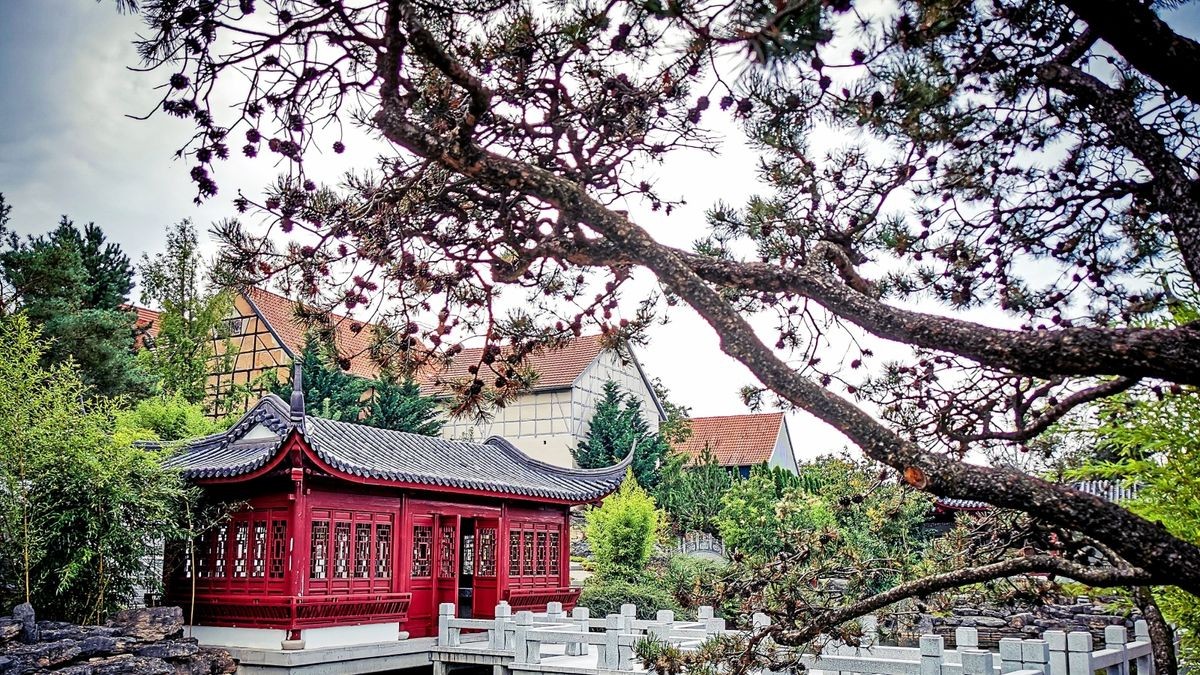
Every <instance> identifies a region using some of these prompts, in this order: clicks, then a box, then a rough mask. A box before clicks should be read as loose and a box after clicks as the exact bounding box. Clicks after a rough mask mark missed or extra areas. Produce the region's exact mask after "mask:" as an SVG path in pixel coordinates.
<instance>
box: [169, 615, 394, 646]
mask: <svg viewBox="0 0 1200 675" xmlns="http://www.w3.org/2000/svg"><path fill="white" fill-rule="evenodd" d="M184 630H185V635H191V636H192V637H194V638H196V640H197V641H199V642H200V644H202V645H206V646H208V645H211V646H214V647H240V648H244V649H264V650H288V651H292V650H300V649H324V648H327V647H352V646H355V645H366V644H375V643H379V642H395V641H397V640H405V639H407V638H408V633H407V632H405V631H401V630H400V623H399V622H396V621H392V622H387V623H369V624H363V625H359V626H332V627H329V628H305V629H302V630H301V631H300V639H299V640H289V639H288V631H286V630H283V629H281V628H227V627H223V626H187V627H186V628H185V629H184Z"/></svg>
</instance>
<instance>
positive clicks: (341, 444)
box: [168, 395, 629, 502]
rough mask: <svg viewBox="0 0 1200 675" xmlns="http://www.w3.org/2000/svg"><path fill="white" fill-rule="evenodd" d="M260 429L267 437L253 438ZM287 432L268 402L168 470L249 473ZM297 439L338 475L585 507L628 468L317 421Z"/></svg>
mask: <svg viewBox="0 0 1200 675" xmlns="http://www.w3.org/2000/svg"><path fill="white" fill-rule="evenodd" d="M259 425H262V427H263V428H264V429H266V430H268V432H269V433H264V432H263V431H262V430H257V431H255V430H256V428H258V427H259ZM290 429H291V424H290V423H289V417H288V405H287V404H286V403H284V402H283V400H281V399H280V398H278V397H277V396H274V395H268V396H266V397H264V398H263V399H262V400H260V401H259V402H258V403H257V404H256V405H255V406H254V407H253V408H251V409H250V411H249V412H247V413H246V415H245V416H243V417H242V419H241V420H239V421H238V422H237V424H235V425H234V426H233V427H231V428H230V429H229V430H228V431H226V432H224V433H221V434H216V435H213V436H207V437H204V438H201V439H197V440H196V441H193V442H191V443H188V444H186V445H184V446H183V450H182V451H181V452H180V453H179V454H177V455H175V456H174V457H172V458H171V459H170V460H168V464H169V465H170V466H172V467H175V468H177V469H179V470H180V471H181V472H182V473H183V475H184V477H186V478H189V479H204V478H229V477H233V476H239V475H243V474H247V473H250V472H252V471H254V470H255V469H258V468H259V467H262V466H263V465H265V464H266V463H267V462H268V461H270V460H271V458H273V457H274V456H275V452H276V451H277V450H278V449H279V446H280V444H281V443H282V442H283V440H284V438H285V437H286V436H287V433H288V431H289V430H290ZM251 432H253V433H251ZM300 433H301V434H302V436H303V437H304V439H305V440H306V441H307V442H308V444H309V446H310V447H312V449H313V451H314V452H315V453H316V454H317V456H318V457H320V458H321V460H322V461H324V462H326V463H327V464H329V465H330V466H333V467H334V468H336V469H338V470H340V471H344V472H346V473H349V474H352V475H355V476H362V477H368V478H374V479H380V480H385V481H395V482H397V483H409V484H414V483H415V484H419V485H428V486H430V487H431V488H433V489H436V488H438V487H454V488H465V489H469V490H479V491H482V492H490V493H501V494H511V495H518V496H523V497H534V498H544V499H556V500H565V501H574V502H583V501H591V500H594V499H598V498H600V497H603V496H604V495H606V494H608V493H610V492H612V491H613V490H615V489H616V488H617V487H618V486H619V485H620V483H621V480H622V479H623V478H624V476H625V470H626V468H627V467H628V466H629V458H626V459H625V460H624V461H622V462H621V463H619V464H617V465H614V466H611V467H608V468H604V469H567V468H562V467H558V466H553V465H550V464H545V463H543V462H539V461H537V460H535V459H533V458H531V457H529V456H528V455H526V454H524V453H522V452H521V451H520V450H518V449H517V448H515V447H514V446H513V445H512V444H510V443H509V442H508V441H505V440H504V439H502V438H498V437H493V438H490V439H488V440H487V442H485V443H472V442H468V441H455V440H446V439H443V438H431V437H429V436H421V435H418V434H409V433H404V432H400V431H391V430H388V429H377V428H375V427H369V426H365V425H361V424H350V423H347V422H335V421H332V420H327V419H322V418H319V417H312V416H305V418H304V423H303V425H302V426H301V428H300Z"/></svg>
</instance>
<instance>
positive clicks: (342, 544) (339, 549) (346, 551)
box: [333, 522, 350, 579]
mask: <svg viewBox="0 0 1200 675" xmlns="http://www.w3.org/2000/svg"><path fill="white" fill-rule="evenodd" d="M349 577H350V523H346V522H338V523H337V524H336V525H334V528H333V578H335V579H347V578H349Z"/></svg>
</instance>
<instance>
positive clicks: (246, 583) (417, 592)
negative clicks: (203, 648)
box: [165, 391, 628, 649]
mask: <svg viewBox="0 0 1200 675" xmlns="http://www.w3.org/2000/svg"><path fill="white" fill-rule="evenodd" d="M169 462H170V464H171V466H173V467H175V468H177V469H178V470H179V471H180V472H181V473H182V475H183V476H184V477H185V478H186V479H188V480H189V481H191V482H192V483H194V484H196V485H198V486H200V487H201V488H202V489H203V491H204V493H205V495H206V496H207V497H208V499H209V500H210V501H212V502H214V503H216V504H222V505H225V506H226V507H227V508H229V509H230V513H229V515H228V517H227V518H225V519H223V520H222V521H221V523H220V524H219V525H218V526H216V527H215V528H212V529H211V530H210V531H208V532H207V534H205V535H204V536H203V537H202V538H201V539H200V540H198V541H197V542H196V543H195V544H194V546H191V547H187V548H186V550H185V549H177V550H174V551H171V552H170V553H169V555H168V556H167V564H166V567H167V569H166V575H165V579H166V583H165V586H166V591H165V595H166V601H167V602H169V603H173V604H179V605H181V606H183V607H184V612H185V615H186V616H189V617H194V619H193V621H192V623H193V624H194V625H193V630H194V631H195V634H196V636H197V637H199V638H200V639H201V641H204V642H209V643H213V644H226V645H231V646H243V647H263V648H274V649H279V644H280V643H284V644H285V645H289V646H291V647H296V648H300V647H302V646H303V645H304V644H305V643H306V642H308V643H309V644H310V646H311V644H312V643H316V644H320V645H329V644H353V643H361V642H378V641H385V640H389V639H390V640H395V639H396V638H397V637H398V635H400V634H401V631H403V632H407V633H409V634H410V635H412V636H424V635H431V634H433V633H434V631H435V630H436V625H435V622H436V614H437V607H438V605H439V603H444V602H452V603H455V605H456V607H457V610H458V613H459V615H460V616H472V615H473V616H476V617H487V616H490V615H491V613H492V612H493V611H494V607H495V605H496V604H497V602H498V601H500V600H506V601H508V603H509V604H510V605H511V606H512V607H513V608H514V609H531V610H542V609H544V608H545V606H546V604H547V603H548V602H562V603H563V604H564V605H566V606H568V607H569V606H571V605H573V603H574V602H575V600H576V598H577V597H578V589H572V588H571V587H570V583H569V576H568V575H569V568H570V564H569V545H568V542H569V541H570V530H569V528H570V518H569V510H570V507H571V506H573V505H577V504H582V503H587V502H593V501H596V500H599V499H601V498H602V497H604V496H605V495H607V494H609V493H610V492H612V491H613V490H615V489H616V488H617V487H618V485H619V484H620V482H621V480H622V478H623V476H624V474H625V471H626V468H627V466H628V460H626V461H625V462H623V463H621V464H619V465H616V466H613V467H610V468H606V469H598V470H581V469H569V468H563V467H558V466H553V465H550V464H546V463H543V462H539V461H537V460H535V459H532V458H531V457H529V456H528V455H526V454H524V453H523V452H521V451H520V450H518V449H517V448H516V447H514V446H513V445H511V444H510V443H508V442H507V441H505V440H504V439H502V438H499V437H493V438H490V439H488V440H486V441H484V442H469V441H461V440H450V439H440V438H430V437H426V436H419V435H415V434H408V433H402V432H397V431H390V430H384V429H376V428H372V427H366V426H361V425H357V424H349V423H344V422H335V421H331V420H326V419H321V418H317V417H311V416H307V415H305V414H304V402H303V396H302V394H301V393H300V392H298V391H297V392H294V393H293V394H292V401H291V402H290V404H289V403H285V402H284V401H283V400H282V399H280V398H279V397H277V396H274V395H267V396H265V397H264V398H262V399H260V400H259V401H258V403H257V404H256V405H254V406H253V407H252V408H251V409H250V410H249V411H248V412H247V413H246V414H245V415H244V416H243V417H242V418H241V419H240V420H239V421H238V422H237V423H236V424H234V425H233V426H232V427H231V428H230V429H229V430H227V431H225V432H223V433H220V434H216V435H213V436H209V437H205V438H202V439H199V440H196V441H194V442H191V443H189V444H187V445H186V446H185V447H184V448H183V449H182V450H181V451H180V452H179V453H178V454H176V455H175V456H173V458H172V459H170V460H169Z"/></svg>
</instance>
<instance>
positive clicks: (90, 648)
mask: <svg viewBox="0 0 1200 675" xmlns="http://www.w3.org/2000/svg"><path fill="white" fill-rule="evenodd" d="M123 651H125V643H124V641H123V640H122V641H118V640H117V638H114V637H107V636H103V635H95V636H92V637H89V638H85V639H83V640H81V641H80V642H79V653H80V655H81V656H83V657H91V656H111V655H113V654H119V653H121V652H123Z"/></svg>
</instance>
